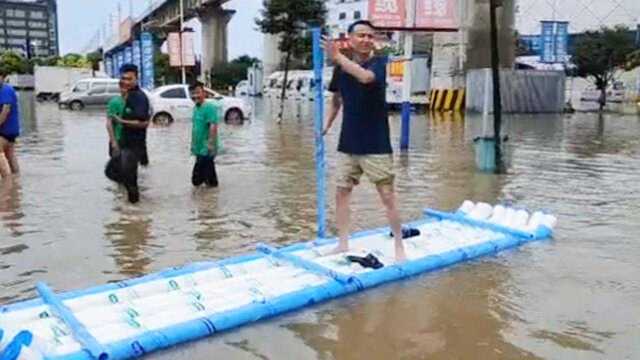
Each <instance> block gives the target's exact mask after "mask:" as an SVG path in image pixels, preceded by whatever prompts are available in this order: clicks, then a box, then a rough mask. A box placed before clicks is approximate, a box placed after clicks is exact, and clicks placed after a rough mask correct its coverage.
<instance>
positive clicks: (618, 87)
mask: <svg viewBox="0 0 640 360" xmlns="http://www.w3.org/2000/svg"><path fill="white" fill-rule="evenodd" d="M625 95H626V89H625V88H624V84H623V83H622V82H619V81H618V82H615V83H614V84H613V86H611V87H609V88H608V89H607V102H615V103H620V102H623V101H624V99H625ZM599 99H600V90H598V89H596V87H595V86H588V87H587V88H586V89H584V90H583V91H582V93H581V94H580V101H592V102H597V101H598V100H599Z"/></svg>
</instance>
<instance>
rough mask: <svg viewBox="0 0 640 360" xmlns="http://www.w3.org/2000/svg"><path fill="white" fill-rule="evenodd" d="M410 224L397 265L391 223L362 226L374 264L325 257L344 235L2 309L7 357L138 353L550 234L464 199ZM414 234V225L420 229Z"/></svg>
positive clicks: (503, 210) (540, 222)
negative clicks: (379, 226) (457, 205)
mask: <svg viewBox="0 0 640 360" xmlns="http://www.w3.org/2000/svg"><path fill="white" fill-rule="evenodd" d="M425 215H426V216H425V218H424V219H421V220H419V221H416V222H414V223H411V224H409V226H411V227H412V228H415V229H418V230H419V231H420V235H418V236H415V237H411V238H407V239H405V247H406V252H407V257H408V260H407V261H406V262H403V263H401V264H395V263H394V246H393V239H392V238H391V237H390V236H389V230H388V229H387V228H384V229H378V230H373V231H367V232H362V233H358V234H356V235H354V236H353V237H352V239H351V241H350V245H351V248H352V249H353V251H351V252H349V254H355V255H364V254H374V255H375V256H376V257H377V258H378V259H379V260H380V261H381V262H382V263H383V264H384V265H385V266H384V267H382V268H380V269H378V270H372V269H370V268H364V267H362V266H360V265H358V264H355V263H351V262H348V261H346V260H345V256H344V254H342V255H329V256H327V255H325V254H327V253H328V252H329V251H330V250H331V249H332V248H333V247H334V246H335V239H321V240H317V241H314V242H309V243H301V244H296V245H292V246H288V247H285V248H281V249H275V248H272V247H270V246H267V245H259V246H258V249H257V251H256V252H255V253H253V254H249V255H245V256H241V257H236V258H231V259H226V260H222V261H217V262H205V263H195V264H191V265H187V266H185V267H181V268H173V269H169V270H166V271H163V272H159V273H156V274H152V275H148V276H145V277H142V278H138V279H132V280H127V281H123V282H120V283H117V284H110V285H105V286H101V287H96V288H92V289H88V290H82V291H74V292H69V293H63V294H55V293H54V292H53V291H51V289H49V287H47V286H46V285H45V284H38V286H37V290H38V293H39V295H40V298H39V299H34V300H30V301H25V302H22V303H17V304H13V305H8V306H4V307H0V359H2V360H6V359H11V360H14V359H25V360H26V359H29V360H31V359H64V360H71V359H74V360H75V359H100V360H107V359H130V358H136V357H140V356H143V355H145V354H147V353H150V352H152V351H156V350H159V349H163V348H167V347H170V346H173V345H176V344H180V343H184V342H187V341H191V340H195V339H198V338H202V337H205V336H211V335H214V334H216V333H218V332H221V331H223V330H227V329H231V328H234V327H237V326H240V325H243V324H247V323H250V322H253V321H257V320H260V319H264V318H268V317H272V316H275V315H278V314H282V313H284V312H287V311H291V310H295V309H299V308H303V307H306V306H309V305H313V304H315V303H318V302H321V301H325V300H328V299H333V298H336V297H339V296H343V295H347V294H350V293H354V292H357V291H361V290H364V289H367V288H371V287H374V286H376V285H379V284H382V283H386V282H389V281H393V280H398V279H402V278H406V277H409V276H412V275H417V274H421V273H425V272H428V271H432V270H435V269H439V268H443V267H446V266H449V265H452V264H455V263H458V262H461V261H466V260H470V259H474V258H477V257H480V256H484V255H490V254H494V253H496V252H499V251H502V250H505V249H509V248H513V247H516V246H519V245H522V244H524V243H527V242H530V241H534V240H541V239H546V238H549V237H550V236H551V234H552V230H553V228H554V226H555V224H556V219H555V218H554V217H553V216H551V215H547V214H544V213H542V212H536V213H534V214H533V215H531V216H530V215H529V213H528V212H527V211H526V210H524V209H520V210H517V209H514V208H510V207H504V206H500V205H498V206H495V207H492V206H490V205H488V204H483V203H479V204H474V203H472V202H469V201H465V202H464V203H463V205H462V206H461V207H460V209H459V210H458V211H456V212H454V213H446V212H439V211H435V210H425ZM414 232H415V231H414Z"/></svg>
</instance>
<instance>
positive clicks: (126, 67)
mask: <svg viewBox="0 0 640 360" xmlns="http://www.w3.org/2000/svg"><path fill="white" fill-rule="evenodd" d="M128 72H132V73H135V74H136V76H138V67H137V66H136V65H134V64H124V65H122V66H120V73H121V74H124V73H128Z"/></svg>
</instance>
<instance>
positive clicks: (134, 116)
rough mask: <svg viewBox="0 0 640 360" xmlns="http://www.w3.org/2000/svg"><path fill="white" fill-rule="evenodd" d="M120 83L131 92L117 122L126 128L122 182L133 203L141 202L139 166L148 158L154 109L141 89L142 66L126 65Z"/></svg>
mask: <svg viewBox="0 0 640 360" xmlns="http://www.w3.org/2000/svg"><path fill="white" fill-rule="evenodd" d="M120 73H121V74H122V75H121V76H120V81H121V82H122V84H123V86H124V88H125V89H126V90H127V97H126V100H125V108H124V113H123V114H122V118H118V117H115V119H116V120H117V121H118V122H119V123H120V124H122V125H123V127H122V138H121V140H120V157H121V166H122V169H121V170H122V182H123V184H124V186H125V187H126V188H127V193H128V197H129V201H130V202H131V203H137V202H138V201H139V200H140V190H139V188H138V164H140V163H141V162H143V161H144V160H145V158H146V139H147V127H149V118H150V117H151V114H150V106H149V99H148V98H147V95H145V93H144V92H143V91H142V90H141V89H140V87H139V86H138V67H137V66H135V65H133V64H125V65H123V66H122V68H121V69H120Z"/></svg>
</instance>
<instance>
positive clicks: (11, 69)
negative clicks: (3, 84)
mask: <svg viewBox="0 0 640 360" xmlns="http://www.w3.org/2000/svg"><path fill="white" fill-rule="evenodd" d="M0 66H2V68H3V69H4V70H5V71H6V72H8V73H10V74H30V73H32V72H33V67H32V66H31V65H30V64H29V61H28V60H27V59H26V58H25V57H24V56H22V55H19V54H17V53H15V52H13V51H5V52H3V53H1V54H0Z"/></svg>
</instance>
